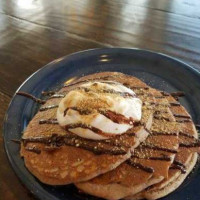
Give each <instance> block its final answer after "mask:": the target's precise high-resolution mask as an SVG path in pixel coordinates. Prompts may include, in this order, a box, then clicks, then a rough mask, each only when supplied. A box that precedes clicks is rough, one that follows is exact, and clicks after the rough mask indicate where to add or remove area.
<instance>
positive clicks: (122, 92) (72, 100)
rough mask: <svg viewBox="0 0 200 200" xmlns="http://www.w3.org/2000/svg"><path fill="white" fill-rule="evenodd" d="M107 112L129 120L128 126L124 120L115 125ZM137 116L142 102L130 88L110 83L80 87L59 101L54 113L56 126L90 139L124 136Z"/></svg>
mask: <svg viewBox="0 0 200 200" xmlns="http://www.w3.org/2000/svg"><path fill="white" fill-rule="evenodd" d="M107 112H112V113H113V115H115V114H116V115H120V116H123V117H124V118H126V119H131V120H130V123H127V120H126V121H124V122H123V121H121V122H120V123H116V120H113V119H112V118H110V117H108V115H106V114H105V113H107ZM141 115H142V101H141V100H140V99H139V98H137V97H136V95H135V93H134V92H133V91H132V90H131V89H129V88H127V87H125V86H124V85H122V84H119V83H117V82H112V81H104V82H98V81H95V82H87V83H84V84H82V85H80V86H79V87H78V88H76V89H75V90H72V91H70V92H69V93H68V94H67V95H66V96H65V97H64V98H63V99H62V100H61V102H60V104H59V107H58V110H57V120H58V122H59V124H60V126H62V127H65V128H66V127H68V130H69V131H70V132H72V133H74V134H77V135H78V136H80V137H83V138H87V139H92V140H103V139H107V138H109V137H111V136H114V135H119V134H123V133H125V132H126V131H127V130H128V129H130V128H132V127H133V126H134V123H132V122H133V121H140V119H141ZM77 124H79V125H80V126H77ZM69 125H70V126H69ZM73 125H74V126H73ZM81 125H82V126H81ZM69 127H70V128H69Z"/></svg>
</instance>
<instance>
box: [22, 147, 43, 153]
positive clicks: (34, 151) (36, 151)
mask: <svg viewBox="0 0 200 200" xmlns="http://www.w3.org/2000/svg"><path fill="white" fill-rule="evenodd" d="M25 150H26V151H31V152H33V153H36V154H40V153H41V150H40V149H38V148H36V147H26V148H25Z"/></svg>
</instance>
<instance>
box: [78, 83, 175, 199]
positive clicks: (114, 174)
mask: <svg viewBox="0 0 200 200" xmlns="http://www.w3.org/2000/svg"><path fill="white" fill-rule="evenodd" d="M129 87H130V88H131V85H129ZM133 90H134V89H133ZM134 92H135V93H136V94H137V95H138V96H140V95H144V94H145V95H144V96H145V97H148V96H154V98H156V99H155V103H156V107H155V116H154V119H153V124H152V128H151V131H150V132H151V133H150V135H149V136H148V138H147V139H146V140H145V142H144V143H142V144H140V145H139V146H138V147H137V148H136V149H135V150H134V152H133V154H132V157H131V158H130V159H129V160H128V161H126V162H125V163H123V164H122V165H120V166H119V167H117V168H116V169H115V170H113V171H110V172H108V173H106V174H103V175H100V176H98V177H96V178H94V179H92V180H89V181H87V182H82V183H77V184H76V186H77V187H78V188H79V189H81V190H82V191H83V192H85V193H89V194H92V195H95V196H98V197H102V198H106V199H121V198H124V197H125V196H127V195H133V194H136V193H137V192H139V191H141V190H143V189H145V188H147V187H148V186H150V185H152V184H155V183H158V182H160V181H161V180H163V179H164V178H167V177H168V170H169V167H170V165H171V163H172V162H173V159H174V157H175V154H176V151H177V149H178V143H179V141H178V131H179V126H178V125H177V124H176V122H175V118H174V116H173V115H172V113H171V111H170V109H169V103H168V100H167V99H166V98H165V97H164V96H163V95H162V94H161V93H160V92H159V91H156V90H155V89H152V88H149V89H148V90H144V89H140V90H138V91H136V90H134ZM143 102H144V101H143ZM147 104H148V103H147ZM163 118H167V119H168V120H169V121H166V120H163ZM169 132H170V133H173V134H171V135H165V134H166V133H169ZM151 147H154V148H151ZM155 147H160V148H159V150H158V149H157V148H155Z"/></svg>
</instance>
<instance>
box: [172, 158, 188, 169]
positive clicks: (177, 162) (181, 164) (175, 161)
mask: <svg viewBox="0 0 200 200" xmlns="http://www.w3.org/2000/svg"><path fill="white" fill-rule="evenodd" d="M173 164H175V165H179V166H181V167H183V168H185V165H184V164H183V163H182V162H180V161H178V160H174V162H173Z"/></svg>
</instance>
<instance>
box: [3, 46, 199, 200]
mask: <svg viewBox="0 0 200 200" xmlns="http://www.w3.org/2000/svg"><path fill="white" fill-rule="evenodd" d="M113 50H114V51H137V52H141V53H143V52H145V53H150V54H152V55H159V56H161V57H164V58H167V59H169V60H173V61H175V62H176V63H180V64H181V65H182V66H181V67H183V66H184V68H188V69H189V70H190V72H192V73H194V74H195V75H196V76H197V77H199V79H200V71H199V70H198V69H196V68H194V67H193V66H191V65H190V64H188V63H186V62H184V61H182V60H180V59H178V58H176V57H173V56H170V55H167V54H164V53H161V52H156V51H153V50H148V49H142V48H126V47H111V48H110V47H106V48H93V49H86V50H82V51H78V52H74V53H71V54H68V55H65V56H62V57H60V58H57V59H54V60H53V61H51V62H49V63H47V64H45V65H44V66H42V67H41V68H39V69H38V70H36V71H35V72H33V73H32V74H31V75H30V76H28V78H26V79H25V80H24V81H23V82H22V84H21V85H20V86H19V87H18V88H17V90H16V91H15V93H14V94H13V95H12V97H11V100H10V103H9V105H8V107H7V110H6V112H5V115H4V118H3V123H2V136H3V147H4V150H5V153H6V157H7V160H8V161H9V165H10V166H11V168H12V170H13V171H14V173H15V175H16V176H17V178H18V180H19V181H20V183H21V184H22V185H23V186H25V188H26V189H28V190H29V192H31V193H32V194H33V195H34V196H35V197H36V198H38V199H41V198H42V199H50V198H52V197H53V198H54V199H55V196H53V195H52V194H50V193H49V192H47V191H45V189H44V192H45V193H43V191H41V192H39V193H37V192H36V191H35V188H37V187H35V186H34V184H31V183H30V182H29V181H28V179H24V175H23V174H21V173H20V170H19V169H18V167H17V164H16V163H15V162H14V161H13V159H12V156H11V155H10V153H9V150H8V148H7V144H6V142H5V137H6V136H5V135H6V128H5V127H6V121H7V117H8V112H9V110H10V108H11V105H12V102H13V101H14V98H15V96H16V93H17V92H18V91H19V90H20V89H21V88H22V87H23V86H24V85H25V84H26V83H27V82H28V81H29V80H30V79H31V78H32V77H33V76H35V75H36V74H37V73H39V72H40V71H42V70H45V69H46V68H48V67H51V66H53V65H55V64H58V63H62V62H63V61H66V60H67V59H69V58H70V57H76V56H79V55H81V54H82V55H83V54H87V53H89V54H90V53H93V52H96V53H100V52H101V51H102V52H103V51H108V52H109V51H113ZM29 173H30V172H29ZM41 196H42V197H41ZM56 199H57V197H56Z"/></svg>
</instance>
